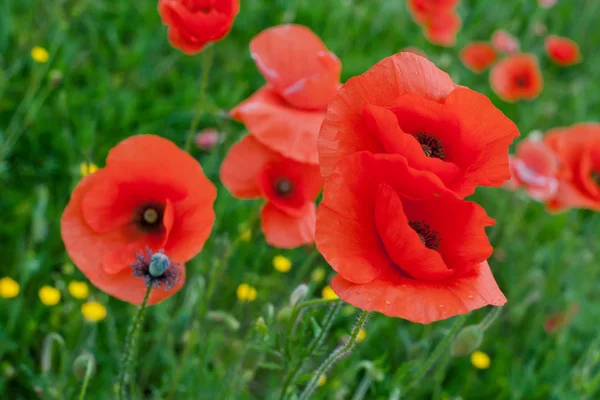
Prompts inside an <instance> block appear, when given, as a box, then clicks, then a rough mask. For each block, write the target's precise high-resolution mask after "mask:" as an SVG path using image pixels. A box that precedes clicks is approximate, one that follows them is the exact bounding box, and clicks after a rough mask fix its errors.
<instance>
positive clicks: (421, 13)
mask: <svg viewBox="0 0 600 400" xmlns="http://www.w3.org/2000/svg"><path fill="white" fill-rule="evenodd" d="M407 3H408V8H409V10H410V12H411V14H412V16H413V20H414V21H415V22H416V23H417V24H419V25H421V27H422V29H423V34H424V35H425V37H426V38H427V40H429V41H430V42H431V43H433V44H436V45H439V46H446V47H451V46H454V44H455V43H456V35H457V33H458V31H460V28H461V27H462V20H461V19H460V15H458V13H457V12H456V7H457V6H458V3H459V0H407Z"/></svg>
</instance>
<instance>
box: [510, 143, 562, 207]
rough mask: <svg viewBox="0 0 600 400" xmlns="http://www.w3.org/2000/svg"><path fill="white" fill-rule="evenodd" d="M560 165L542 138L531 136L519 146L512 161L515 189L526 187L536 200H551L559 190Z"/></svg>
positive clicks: (511, 167)
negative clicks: (558, 175)
mask: <svg viewBox="0 0 600 400" xmlns="http://www.w3.org/2000/svg"><path fill="white" fill-rule="evenodd" d="M559 164H560V162H559V159H558V157H557V156H556V154H555V153H554V152H553V151H552V149H551V148H550V147H548V146H547V145H546V144H545V143H544V142H543V141H542V139H541V137H540V138H537V137H536V136H533V137H531V135H530V137H528V138H527V139H525V140H522V141H520V142H519V143H518V144H517V153H516V155H515V156H514V157H511V160H510V169H511V173H512V178H513V179H514V184H515V188H517V187H521V186H522V187H524V188H525V190H526V191H527V193H528V194H529V196H530V197H531V198H533V199H534V200H538V201H546V200H549V199H551V198H552V197H554V195H555V194H556V190H557V189H558V181H557V179H556V175H557V173H558V168H559Z"/></svg>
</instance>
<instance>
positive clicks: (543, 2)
mask: <svg viewBox="0 0 600 400" xmlns="http://www.w3.org/2000/svg"><path fill="white" fill-rule="evenodd" d="M556 3H558V0H538V4H539V5H540V6H542V7H544V8H550V7H553V6H554V5H555V4H556Z"/></svg>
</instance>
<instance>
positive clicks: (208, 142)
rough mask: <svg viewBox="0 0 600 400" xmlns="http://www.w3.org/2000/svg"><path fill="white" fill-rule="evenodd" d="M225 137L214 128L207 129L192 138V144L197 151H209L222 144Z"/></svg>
mask: <svg viewBox="0 0 600 400" xmlns="http://www.w3.org/2000/svg"><path fill="white" fill-rule="evenodd" d="M224 139H225V135H224V134H223V133H221V132H219V131H217V130H216V129H214V128H208V129H205V130H203V131H202V132H198V133H197V134H196V135H195V136H194V144H195V145H196V147H198V148H199V149H202V150H205V151H209V150H212V148H213V147H215V146H216V145H217V144H219V143H221V142H223V140H224Z"/></svg>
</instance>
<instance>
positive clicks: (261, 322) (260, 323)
mask: <svg viewBox="0 0 600 400" xmlns="http://www.w3.org/2000/svg"><path fill="white" fill-rule="evenodd" d="M254 326H255V327H256V330H257V331H259V332H260V333H261V334H263V335H267V334H268V333H269V327H268V326H267V324H266V323H265V319H264V318H263V317H258V319H257V320H256V322H255V323H254Z"/></svg>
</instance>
